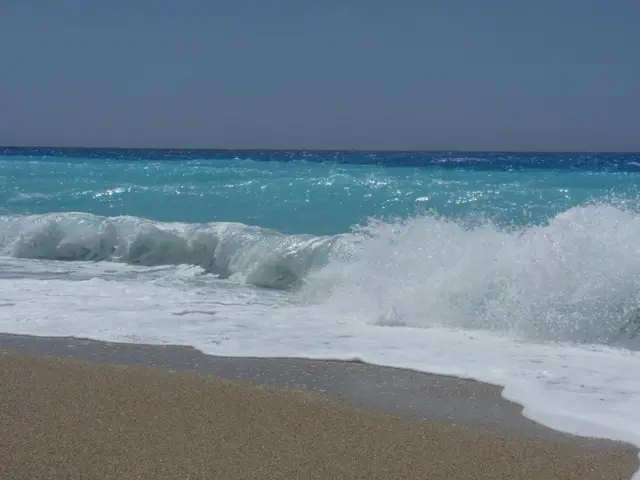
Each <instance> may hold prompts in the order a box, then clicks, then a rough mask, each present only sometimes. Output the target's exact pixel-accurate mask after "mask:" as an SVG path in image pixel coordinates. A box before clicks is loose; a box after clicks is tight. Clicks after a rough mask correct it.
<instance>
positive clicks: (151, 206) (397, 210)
mask: <svg viewBox="0 0 640 480" xmlns="http://www.w3.org/2000/svg"><path fill="white" fill-rule="evenodd" d="M526 158H527V157H526V156H525V157H523V159H526ZM577 158H580V157H577ZM512 162H517V158H516V159H515V160H513V159H512ZM523 163H525V164H526V162H524V161H523ZM556 163H557V162H556ZM627 163H628V164H629V165H631V166H633V163H634V162H633V157H630V158H629V159H628V161H627ZM482 166H483V168H482V169H475V168H469V166H458V167H456V166H455V164H453V165H452V164H449V163H446V164H443V165H426V166H417V167H416V166H390V167H387V166H379V165H362V164H346V165H345V164H336V163H332V162H325V163H320V162H309V161H305V160H304V159H301V160H299V161H296V160H293V161H288V162H280V161H273V162H265V161H254V160H250V159H240V158H233V157H232V158H228V159H195V160H182V161H174V162H172V161H166V160H164V161H158V160H153V159H151V160H139V159H138V160H135V159H134V160H131V159H126V160H122V159H118V158H111V159H110V158H108V157H107V158H97V159H96V158H84V159H83V158H77V157H70V158H66V157H64V156H60V157H42V158H38V157H33V156H31V157H24V156H22V157H21V156H5V157H0V172H1V176H0V182H1V183H0V208H2V212H3V213H5V214H9V213H13V214H42V213H51V212H65V211H67V212H69V211H73V212H88V213H92V214H94V215H100V216H121V215H130V216H136V217H140V218H146V219H152V220H157V221H163V222H187V223H210V222H240V223H243V224H246V225H254V226H260V227H264V228H271V229H275V230H278V231H281V232H286V233H307V234H313V235H326V234H336V233H341V232H347V231H350V229H352V228H353V227H354V226H356V225H362V224H364V223H366V222H367V221H368V220H369V219H370V218H378V219H398V218H404V219H406V218H409V217H412V216H417V215H426V214H429V215H440V216H443V217H447V218H454V219H462V220H464V221H477V220H479V219H485V220H492V221H494V222H496V223H497V224H499V225H504V226H520V225H528V224H539V223H543V222H545V221H547V220H548V219H550V218H552V217H553V216H555V215H557V214H558V213H560V212H563V211H565V210H567V209H569V208H571V207H575V206H579V205H585V204H588V203H594V202H596V203H597V202H623V203H624V202H626V203H629V202H631V203H633V204H635V202H636V199H637V198H638V193H639V192H640V182H638V177H639V175H640V174H639V173H637V172H634V171H624V170H622V171H620V170H621V169H617V170H616V171H607V170H606V169H604V168H595V169H584V168H583V169H567V168H558V167H556V168H550V167H545V168H532V167H528V168H522V169H517V170H504V169H503V168H501V165H500V164H498V165H496V166H495V168H493V169H491V168H489V166H487V165H484V164H483V165H482Z"/></svg>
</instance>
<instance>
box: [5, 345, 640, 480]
mask: <svg viewBox="0 0 640 480" xmlns="http://www.w3.org/2000/svg"><path fill="white" fill-rule="evenodd" d="M0 350H2V351H4V352H5V353H3V354H2V355H0V432H2V434H0V478H3V479H4V478H7V479H14V478H15V479H22V478H24V479H40V478H42V479H44V478H47V479H57V478H60V479H63V478H64V479H68V478H69V479H70V478H95V479H102V478H115V479H129V478H143V479H146V478H149V479H156V478H157V479H164V478H167V479H169V478H181V479H182V478H234V479H236V478H237V479H244V478H247V479H249V478H252V479H254V478H269V479H271V478H283V479H285V478H286V479H290V478H302V479H307V478H345V479H347V478H434V479H440V478H442V479H458V478H460V479H463V478H464V479H466V478H468V479H472V478H481V479H484V478H487V479H490V478H491V479H495V478H505V479H506V478H512V479H565V478H566V479H591V478H600V479H628V478H630V477H631V475H632V474H633V472H634V471H635V470H636V467H637V465H638V457H637V454H636V450H635V449H634V448H633V447H631V446H628V445H625V444H621V443H617V442H611V441H606V440H596V439H584V438H578V437H573V436H570V435H566V434H562V433H559V432H555V431H553V430H550V429H547V428H545V427H542V426H540V425H538V424H536V423H534V422H531V421H529V420H527V419H526V418H524V417H522V416H521V415H520V410H521V409H520V407H519V406H518V405H515V404H513V403H510V402H507V401H505V400H504V399H502V397H500V389H499V388H497V387H494V386H490V385H485V384H482V383H479V382H474V381H470V380H461V379H456V378H451V377H443V376H438V375H429V374H422V373H418V372H411V371H405V370H398V369H392V368H382V367H376V366H371V365H365V364H361V363H350V362H328V361H311V360H295V359H258V358H224V357H212V356H207V355H203V354H201V353H199V352H197V351H195V350H193V349H191V348H186V347H176V346H149V345H133V344H112V343H103V342H93V341H88V340H78V339H68V338H39V337H28V336H14V335H0Z"/></svg>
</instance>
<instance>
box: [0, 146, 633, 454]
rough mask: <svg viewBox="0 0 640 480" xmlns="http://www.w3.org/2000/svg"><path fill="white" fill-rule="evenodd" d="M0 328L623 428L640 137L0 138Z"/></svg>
mask: <svg viewBox="0 0 640 480" xmlns="http://www.w3.org/2000/svg"><path fill="white" fill-rule="evenodd" d="M0 331H2V332H6V333H15V334H29V335H39V336H73V337H80V338H91V339H97V340H105V341H116V342H135V343H148V344H177V345H190V346H193V347H195V348H197V349H199V350H201V351H202V352H205V353H207V354H213V355H226V356H259V357H304V358H313V359H341V360H360V361H363V362H369V363H372V364H379V365H387V366H393V367H401V368H408V369H414V370H418V371H426V372H433V373H439V374H447V375H454V376H458V377H464V378H473V379H477V380H480V381H483V382H488V383H491V384H495V385H500V386H504V387H505V388H504V393H503V395H504V396H505V398H507V399H509V400H513V401H516V402H518V403H520V404H522V405H524V414H525V415H526V416H528V417H530V418H532V419H533V420H536V421H538V422H540V423H542V424H544V425H547V426H550V427H552V428H555V429H558V430H562V431H566V432H570V433H575V434H579V435H587V436H596V437H606V438H611V439H615V440H622V441H626V442H630V443H633V444H635V445H638V446H640V154H638V155H631V154H628V155H622V154H569V153H558V154H549V153H469V152H466V153H456V152H435V153H434V152H348V151H229V150H215V151H181V150H108V149H55V148H0Z"/></svg>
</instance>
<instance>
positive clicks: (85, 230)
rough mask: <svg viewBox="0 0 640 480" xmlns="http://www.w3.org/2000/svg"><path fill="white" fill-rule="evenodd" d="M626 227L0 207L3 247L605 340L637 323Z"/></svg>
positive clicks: (373, 315) (6, 251)
mask: <svg viewBox="0 0 640 480" xmlns="http://www.w3.org/2000/svg"><path fill="white" fill-rule="evenodd" d="M638 238H640V215H638V213H637V212H635V211H632V210H629V209H625V208H622V207H620V206H613V205H590V206H581V207H575V208H571V209H569V210H567V211H565V212H563V213H561V214H559V215H556V216H555V217H553V218H551V219H550V220H549V221H548V222H547V223H546V224H544V225H533V226H527V227H518V228H516V229H505V228H501V227H498V226H496V225H494V224H492V223H491V222H483V223H478V222H477V221H476V222H469V223H468V224H465V223H464V222H461V221H453V220H447V219H444V218H441V217H437V216H421V217H415V218H411V219H408V220H404V221H398V222H395V223H394V222H382V221H372V222H371V223H369V224H368V225H367V226H365V227H363V228H360V229H358V230H355V231H354V232H352V233H350V234H343V235H335V236H307V235H286V234H282V233H279V232H276V231H273V230H267V229H262V228H258V227H251V226H247V225H243V224H237V223H212V224H178V223H160V222H153V221H151V220H145V219H141V218H135V217H113V218H107V217H99V216H94V215H91V214H86V213H60V214H47V215H35V216H0V253H2V254H3V255H8V256H12V257H19V258H32V259H49V260H67V261H69V260H81V261H113V262H124V263H128V264H134V265H147V266H151V265H179V264H188V265H197V266H200V267H202V268H203V269H205V270H206V271H207V272H210V273H213V274H215V275H217V276H219V277H222V278H229V279H232V280H236V281H240V282H244V283H248V284H252V285H256V286H259V287H269V288H279V289H292V288H293V289H294V290H295V291H296V294H297V295H299V296H300V298H301V299H303V300H304V301H305V302H307V303H309V304H315V303H322V304H323V305H325V306H329V307H333V310H332V311H337V312H340V314H343V315H349V316H351V317H353V318H362V319H364V321H367V322H374V323H377V324H379V325H386V326H410V327H419V328H428V327H437V326H447V327H454V328H461V329H471V330H474V329H475V330H491V331H499V332H506V333H508V334H513V335H514V336H516V337H518V338H523V339H528V340H535V341H570V342H580V343H604V344H611V343H625V342H632V341H637V337H638V334H639V333H640V316H637V313H638V311H639V310H638V309H639V308H640V243H639V242H638ZM636 318H637V320H634V319H636Z"/></svg>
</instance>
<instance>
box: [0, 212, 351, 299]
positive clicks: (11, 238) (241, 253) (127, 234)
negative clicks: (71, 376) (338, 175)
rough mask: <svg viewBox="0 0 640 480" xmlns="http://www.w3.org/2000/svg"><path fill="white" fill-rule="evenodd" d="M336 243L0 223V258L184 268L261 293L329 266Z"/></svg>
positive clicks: (125, 223)
mask: <svg viewBox="0 0 640 480" xmlns="http://www.w3.org/2000/svg"><path fill="white" fill-rule="evenodd" d="M340 240H341V237H340V236H339V235H338V236H333V237H314V236H310V235H284V234H281V233H278V232H276V231H273V230H269V229H263V228H259V227H251V226H247V225H243V224H238V223H223V222H221V223H211V224H183V223H162V222H154V221H151V220H147V219H142V218H137V217H100V216H96V215H91V214H88V213H57V214H46V215H28V216H20V215H13V216H1V217H0V252H1V253H2V254H4V255H8V256H12V257H15V258H30V259H42V260H45V259H46V260H65V261H112V262H122V263H127V264H131V265H144V266H156V265H185V264H186V265H194V266H199V267H201V268H203V269H204V270H205V271H206V272H209V273H213V274H215V275H217V276H219V277H220V278H231V279H234V280H237V281H241V282H245V283H248V284H252V285H255V286H259V287H268V288H290V287H292V286H295V285H297V284H299V283H300V282H301V280H302V279H303V278H304V276H305V275H306V274H307V273H308V272H309V271H310V270H312V269H314V268H315V269H318V268H320V267H322V266H323V265H324V264H325V263H326V262H327V261H328V260H329V255H330V253H331V252H332V251H333V250H334V249H335V245H336V244H337V243H339V242H340Z"/></svg>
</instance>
